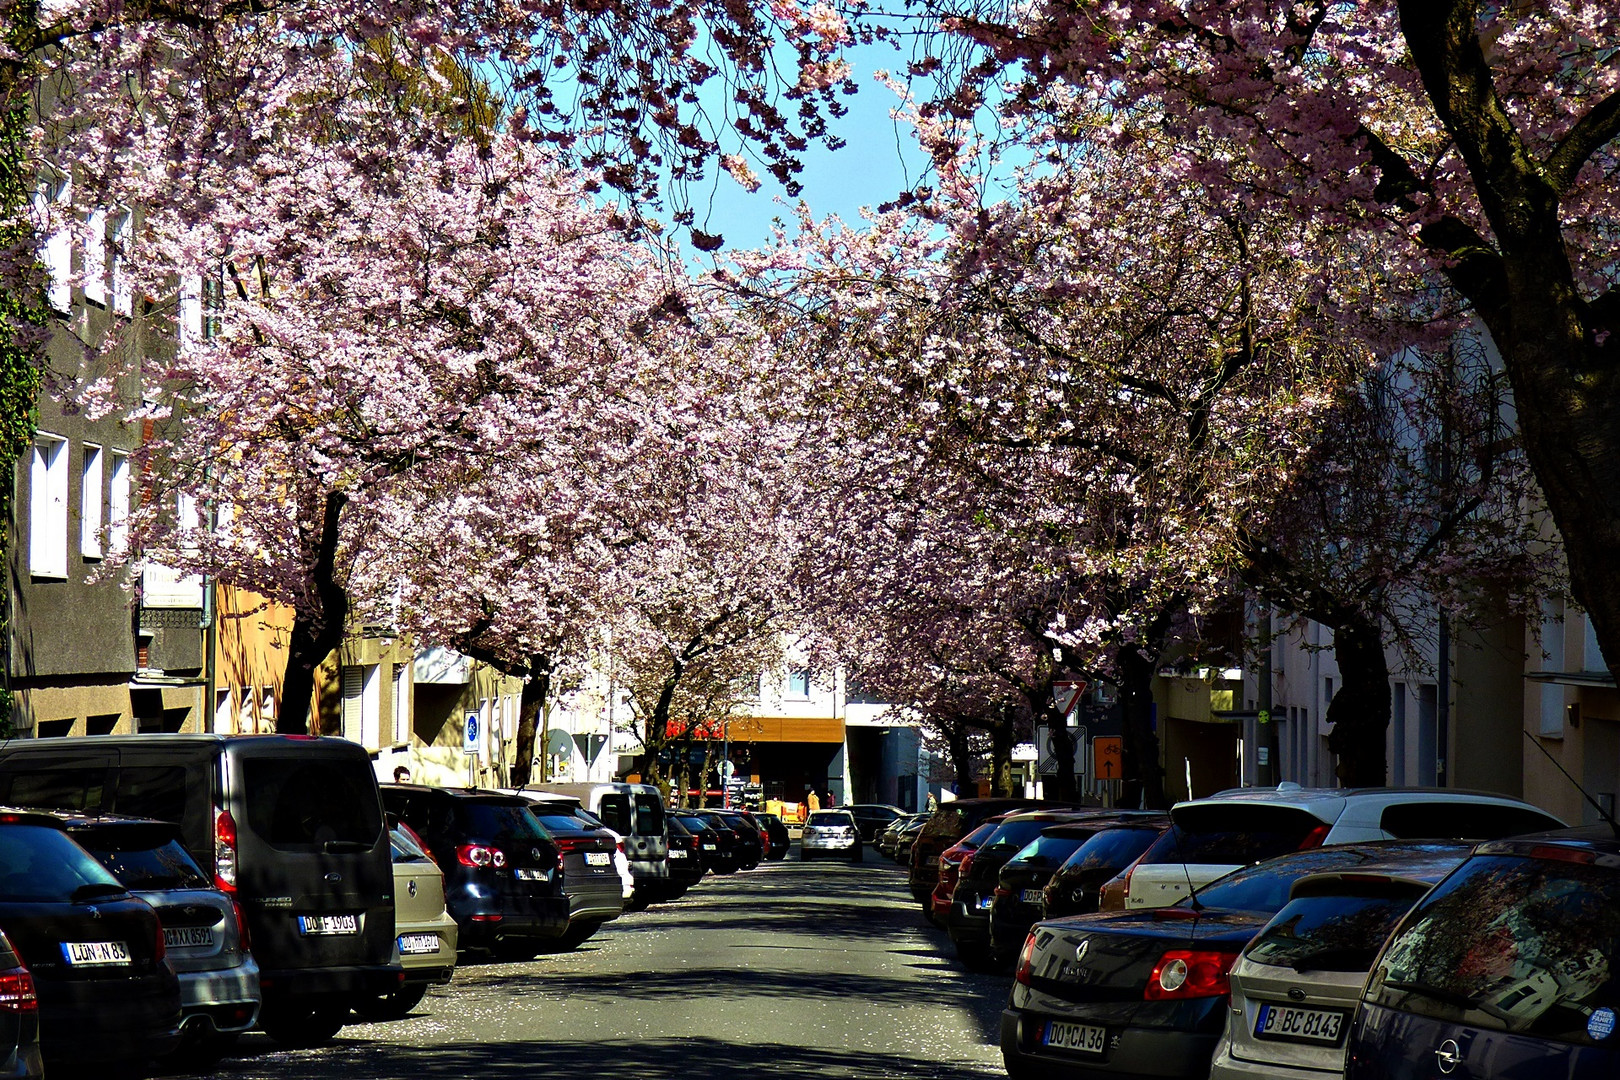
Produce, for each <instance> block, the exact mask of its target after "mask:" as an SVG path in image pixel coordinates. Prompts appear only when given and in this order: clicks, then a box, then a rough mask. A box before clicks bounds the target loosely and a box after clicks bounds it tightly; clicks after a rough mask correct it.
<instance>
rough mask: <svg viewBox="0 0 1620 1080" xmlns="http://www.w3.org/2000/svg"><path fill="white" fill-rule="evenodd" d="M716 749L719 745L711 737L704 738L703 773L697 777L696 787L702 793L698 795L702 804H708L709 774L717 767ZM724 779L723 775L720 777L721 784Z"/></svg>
mask: <svg viewBox="0 0 1620 1080" xmlns="http://www.w3.org/2000/svg"><path fill="white" fill-rule="evenodd" d="M718 749H720V747H719V746H717V745H716V744H715V741H714V740H713V739H706V740H704V743H703V775H702V776H700V777H698V789H699V790H700V791H701V792H702V794H701V795H699V799H700V800H701V805H703V806H708V805H709V774H710V773H711V772H713V771H714V770H715V769H716V768H718V766H717V765H716V764H715V761H714V759H715V756H716V754H715V751H716V750H718ZM725 779H726V778H725V777H724V776H722V777H720V781H721V783H722V784H723V783H725Z"/></svg>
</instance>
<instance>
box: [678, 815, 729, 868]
mask: <svg viewBox="0 0 1620 1080" xmlns="http://www.w3.org/2000/svg"><path fill="white" fill-rule="evenodd" d="M670 813H671V814H672V815H673V816H675V817H678V818H680V819H681V824H683V825H685V826H686V827H687V829H688V830H691V831H694V832H696V833H697V834H698V847H699V848H700V849H701V850H702V852H703V865H704V867H705V868H707V869H708V870H711V871H713V872H714V873H716V874H735V873H736V872H737V865H738V864H737V834H736V832H734V831H733V830H732V828H731V826H730V825H727V824H726V823H725V822H724V821H719V820H716V819H714V818H711V817H708V816H707V815H705V814H704V813H702V812H701V811H698V810H672V811H670Z"/></svg>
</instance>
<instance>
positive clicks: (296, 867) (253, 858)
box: [0, 735, 404, 1046]
mask: <svg viewBox="0 0 1620 1080" xmlns="http://www.w3.org/2000/svg"><path fill="white" fill-rule="evenodd" d="M7 803H9V804H11V805H20V806H33V807H41V808H49V809H58V810H79V811H87V812H93V813H118V814H127V815H129V816H132V817H147V818H156V819H157V820H160V821H168V822H173V823H176V824H178V825H179V826H180V842H181V844H182V845H183V846H184V847H185V849H186V851H187V852H188V853H189V854H190V855H191V857H192V858H193V859H194V860H195V861H196V862H197V864H198V865H199V866H200V867H202V869H203V871H204V872H205V873H206V874H208V875H209V876H210V878H211V880H212V881H213V883H214V886H215V887H216V888H218V889H219V890H220V891H222V892H224V893H225V894H226V895H228V896H230V897H231V898H232V899H234V900H235V901H236V902H237V903H238V904H239V905H240V906H241V910H242V914H243V917H244V921H245V925H246V927H247V930H248V934H249V937H250V938H251V940H252V951H253V955H254V957H255V958H256V959H257V960H258V963H259V979H260V988H261V991H262V993H263V1004H262V1006H261V1008H260V1010H259V1027H260V1028H261V1029H263V1030H264V1031H266V1032H267V1033H269V1034H270V1035H271V1036H272V1037H274V1038H275V1039H277V1040H279V1041H280V1042H282V1043H285V1044H287V1045H290V1046H313V1045H316V1044H318V1043H321V1042H324V1041H326V1040H327V1039H330V1038H331V1037H332V1036H333V1035H334V1034H336V1033H337V1031H338V1029H339V1028H341V1027H342V1026H343V1024H344V1023H346V1022H348V1020H349V1019H350V1015H351V1009H352V1008H353V1007H354V1006H355V1005H356V1004H362V1003H364V1002H368V1001H372V1000H374V999H376V998H377V997H379V996H381V995H384V994H390V993H393V992H394V991H395V990H397V989H398V988H399V987H400V985H401V983H402V982H403V980H404V972H403V970H402V969H401V967H400V965H399V963H398V961H397V960H396V959H395V945H394V885H393V865H392V862H391V856H390V847H389V842H388V830H387V829H386V828H385V827H384V825H383V810H382V805H381V803H380V801H379V799H378V795H377V778H376V775H375V773H374V772H373V771H372V762H371V759H370V757H368V756H367V754H366V751H365V749H364V748H363V747H361V746H359V745H358V744H356V743H352V742H348V741H347V740H344V739H326V738H316V737H311V736H298V735H233V736H223V735H128V736H126V735H107V736H97V737H95V738H93V739H85V738H66V737H63V738H45V739H18V740H12V741H10V742H6V743H3V744H0V805H3V804H7ZM18 944H19V946H20V947H22V948H23V950H24V952H23V955H24V956H25V957H27V956H28V953H27V947H26V946H24V945H22V943H20V942H19V943H18ZM29 959H30V961H31V960H32V958H31V957H30V958H29Z"/></svg>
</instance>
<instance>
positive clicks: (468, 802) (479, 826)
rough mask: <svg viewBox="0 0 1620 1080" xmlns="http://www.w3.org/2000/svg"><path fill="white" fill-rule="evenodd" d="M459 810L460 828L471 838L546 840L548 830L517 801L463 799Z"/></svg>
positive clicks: (458, 802) (458, 805)
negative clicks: (497, 837)
mask: <svg viewBox="0 0 1620 1080" xmlns="http://www.w3.org/2000/svg"><path fill="white" fill-rule="evenodd" d="M456 809H457V810H458V811H459V812H460V818H461V827H462V828H463V829H464V830H466V832H467V835H469V836H481V837H496V836H499V837H501V838H503V839H508V838H509V839H515V840H546V839H549V837H547V835H546V831H545V830H544V829H542V828H541V827H540V823H539V822H538V821H536V820H535V817H534V815H533V814H531V813H529V808H528V807H527V806H525V805H523V804H522V803H518V802H502V801H496V800H492V799H460V800H457V806H456Z"/></svg>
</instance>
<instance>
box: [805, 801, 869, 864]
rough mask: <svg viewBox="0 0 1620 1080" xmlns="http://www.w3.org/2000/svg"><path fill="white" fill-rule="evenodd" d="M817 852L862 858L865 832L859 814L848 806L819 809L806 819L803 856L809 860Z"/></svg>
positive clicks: (854, 860)
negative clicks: (858, 824) (839, 808)
mask: <svg viewBox="0 0 1620 1080" xmlns="http://www.w3.org/2000/svg"><path fill="white" fill-rule="evenodd" d="M816 855H840V856H842V857H844V858H846V859H848V860H849V861H850V862H860V861H861V834H860V830H859V829H857V828H856V827H855V815H854V814H851V813H850V812H849V811H848V810H817V811H816V812H815V813H813V814H811V815H810V820H808V821H806V822H805V823H804V834H803V835H802V836H800V837H799V858H800V859H802V860H804V861H805V862H809V861H810V859H811V857H813V856H816Z"/></svg>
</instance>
